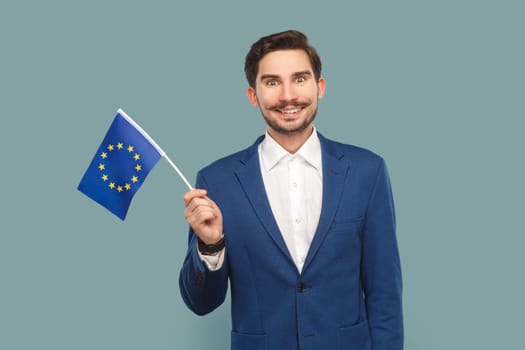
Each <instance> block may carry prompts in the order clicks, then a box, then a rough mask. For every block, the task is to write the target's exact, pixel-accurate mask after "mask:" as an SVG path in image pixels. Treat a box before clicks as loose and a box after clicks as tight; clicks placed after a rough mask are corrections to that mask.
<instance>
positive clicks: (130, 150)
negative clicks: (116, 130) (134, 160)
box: [128, 145, 135, 153]
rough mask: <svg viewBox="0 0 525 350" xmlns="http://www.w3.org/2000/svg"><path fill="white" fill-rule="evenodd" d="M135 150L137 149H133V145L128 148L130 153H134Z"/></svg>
mask: <svg viewBox="0 0 525 350" xmlns="http://www.w3.org/2000/svg"><path fill="white" fill-rule="evenodd" d="M134 150H135V147H133V146H131V145H129V146H128V152H129V153H131V152H133V151H134Z"/></svg>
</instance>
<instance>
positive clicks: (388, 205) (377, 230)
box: [361, 160, 403, 350]
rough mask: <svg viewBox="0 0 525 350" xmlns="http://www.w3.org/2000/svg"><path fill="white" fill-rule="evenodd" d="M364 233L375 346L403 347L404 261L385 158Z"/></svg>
mask: <svg viewBox="0 0 525 350" xmlns="http://www.w3.org/2000/svg"><path fill="white" fill-rule="evenodd" d="M365 225H366V226H365V232H364V235H363V260H362V273H361V275H362V283H363V287H364V292H365V301H366V307H367V314H368V322H369V327H370V334H371V338H372V344H373V345H372V348H373V349H374V350H402V349H403V314H402V302H401V301H402V300H401V299H402V281H401V263H400V259H399V251H398V246H397V239H396V222H395V212H394V201H393V198H392V191H391V187H390V180H389V177H388V172H387V169H386V166H385V164H384V161H383V160H382V161H381V163H380V165H379V167H378V171H377V175H376V181H375V185H374V188H373V190H372V193H371V196H370V199H369V204H368V209H367V214H366V219H365Z"/></svg>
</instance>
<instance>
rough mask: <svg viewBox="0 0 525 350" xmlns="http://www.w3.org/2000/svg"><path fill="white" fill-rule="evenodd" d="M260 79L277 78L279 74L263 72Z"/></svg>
mask: <svg viewBox="0 0 525 350" xmlns="http://www.w3.org/2000/svg"><path fill="white" fill-rule="evenodd" d="M260 79H261V80H266V79H279V76H278V75H276V74H263V75H261V78H260Z"/></svg>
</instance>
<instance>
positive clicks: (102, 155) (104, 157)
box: [100, 152, 108, 159]
mask: <svg viewBox="0 0 525 350" xmlns="http://www.w3.org/2000/svg"><path fill="white" fill-rule="evenodd" d="M100 156H101V157H102V159H106V158H107V157H108V154H107V153H106V152H102V154H101V155H100Z"/></svg>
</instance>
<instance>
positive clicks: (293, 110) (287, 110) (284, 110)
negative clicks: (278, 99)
mask: <svg viewBox="0 0 525 350" xmlns="http://www.w3.org/2000/svg"><path fill="white" fill-rule="evenodd" d="M307 105H308V104H306V103H294V104H286V105H285V104H282V105H280V106H275V107H274V108H273V110H274V111H276V112H279V113H281V114H283V115H286V116H293V115H294V114H297V113H299V112H301V111H302V110H303V108H305V107H306V106H307Z"/></svg>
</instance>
